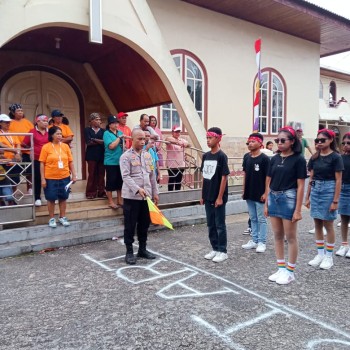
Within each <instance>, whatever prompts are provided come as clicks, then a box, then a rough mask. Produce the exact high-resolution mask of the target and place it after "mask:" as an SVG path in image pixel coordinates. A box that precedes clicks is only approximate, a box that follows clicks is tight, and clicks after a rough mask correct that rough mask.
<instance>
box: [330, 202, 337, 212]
mask: <svg viewBox="0 0 350 350" xmlns="http://www.w3.org/2000/svg"><path fill="white" fill-rule="evenodd" d="M334 210H338V203H334V202H332V204H331V206H330V207H329V211H334Z"/></svg>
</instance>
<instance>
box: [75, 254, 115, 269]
mask: <svg viewBox="0 0 350 350" xmlns="http://www.w3.org/2000/svg"><path fill="white" fill-rule="evenodd" d="M81 255H82V256H83V257H84V258H85V259H87V260H90V261H92V262H94V263H95V264H97V265H99V266H101V267H102V268H103V269H105V270H107V271H114V270H115V269H111V268H110V267H108V266H107V265H105V264H103V263H101V262H100V261H98V260H96V259H94V258H93V257H91V256H90V255H88V254H81Z"/></svg>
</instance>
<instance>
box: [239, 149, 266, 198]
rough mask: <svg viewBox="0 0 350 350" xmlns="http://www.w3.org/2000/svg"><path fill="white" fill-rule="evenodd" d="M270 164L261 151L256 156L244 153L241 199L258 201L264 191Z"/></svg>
mask: <svg viewBox="0 0 350 350" xmlns="http://www.w3.org/2000/svg"><path fill="white" fill-rule="evenodd" d="M269 164H270V158H269V157H268V156H267V155H266V154H263V153H261V154H260V155H259V156H258V157H252V156H251V155H250V153H246V154H245V155H244V158H243V171H244V172H245V183H244V191H243V199H249V200H252V201H255V202H260V198H261V196H262V195H263V194H264V192H265V181H266V175H267V171H268V168H269Z"/></svg>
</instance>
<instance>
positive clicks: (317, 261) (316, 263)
mask: <svg viewBox="0 0 350 350" xmlns="http://www.w3.org/2000/svg"><path fill="white" fill-rule="evenodd" d="M324 257H325V256H324V255H320V254H317V255H316V256H315V257H314V258H313V259H312V260H310V261H309V263H308V264H309V265H310V266H313V267H317V266H319V265H320V264H321V262H322V260H323V258H324Z"/></svg>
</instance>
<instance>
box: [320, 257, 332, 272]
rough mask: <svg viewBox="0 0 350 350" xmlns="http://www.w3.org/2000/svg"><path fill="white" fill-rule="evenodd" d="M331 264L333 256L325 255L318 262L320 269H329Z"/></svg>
mask: <svg viewBox="0 0 350 350" xmlns="http://www.w3.org/2000/svg"><path fill="white" fill-rule="evenodd" d="M332 266H333V256H331V255H326V256H325V257H324V259H323V260H322V262H321V264H320V269H322V270H329V269H330V268H331V267H332Z"/></svg>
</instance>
